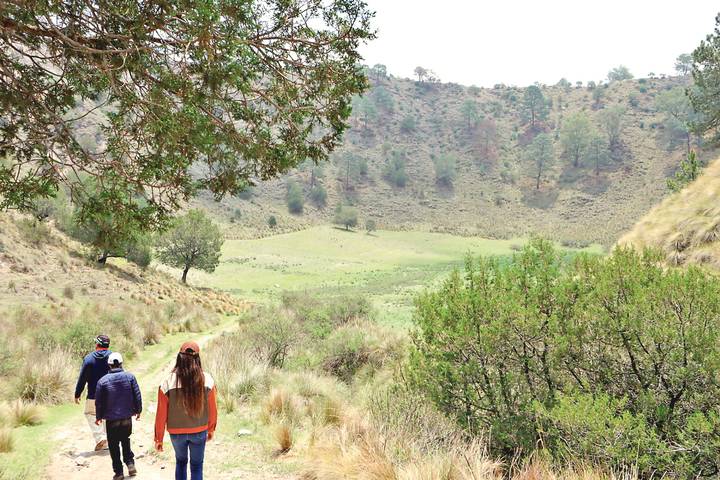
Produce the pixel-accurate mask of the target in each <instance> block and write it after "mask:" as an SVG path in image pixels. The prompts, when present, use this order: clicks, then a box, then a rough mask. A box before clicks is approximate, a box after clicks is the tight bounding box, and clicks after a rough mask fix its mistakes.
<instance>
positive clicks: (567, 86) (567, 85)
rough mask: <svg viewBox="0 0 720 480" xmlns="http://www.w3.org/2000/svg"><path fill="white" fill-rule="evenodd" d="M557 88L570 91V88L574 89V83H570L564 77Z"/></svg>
mask: <svg viewBox="0 0 720 480" xmlns="http://www.w3.org/2000/svg"><path fill="white" fill-rule="evenodd" d="M557 86H558V87H560V88H563V89H565V90H568V89H570V87H572V83H570V82H569V81H568V79H567V78H565V77H563V78H561V79H560V80H559V81H558V82H557Z"/></svg>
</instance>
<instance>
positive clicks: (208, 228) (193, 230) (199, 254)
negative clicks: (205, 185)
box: [158, 210, 225, 283]
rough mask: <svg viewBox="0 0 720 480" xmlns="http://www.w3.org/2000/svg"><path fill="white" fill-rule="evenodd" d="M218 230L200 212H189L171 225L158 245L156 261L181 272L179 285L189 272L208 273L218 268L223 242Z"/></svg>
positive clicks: (184, 280)
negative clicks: (191, 270) (196, 269)
mask: <svg viewBox="0 0 720 480" xmlns="http://www.w3.org/2000/svg"><path fill="white" fill-rule="evenodd" d="M224 241H225V240H224V238H223V235H222V232H221V231H220V228H218V226H217V225H215V224H214V223H213V221H212V220H210V218H208V217H207V216H206V215H205V214H204V213H203V211H202V210H190V211H189V212H188V213H186V214H185V215H182V216H180V217H178V218H176V219H175V220H173V222H172V227H171V228H170V229H169V230H168V231H167V232H165V233H164V234H163V235H162V236H161V237H160V239H159V241H158V257H159V258H160V261H161V262H162V263H164V264H166V265H170V266H172V267H177V268H182V271H183V272H182V282H183V283H187V274H188V271H190V269H191V268H199V269H200V270H203V271H205V272H208V273H212V272H214V271H215V267H217V266H218V265H219V264H220V249H221V247H222V244H223V242H224Z"/></svg>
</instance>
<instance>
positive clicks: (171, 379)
mask: <svg viewBox="0 0 720 480" xmlns="http://www.w3.org/2000/svg"><path fill="white" fill-rule="evenodd" d="M175 383H176V382H175V373H170V374H169V375H168V376H166V377H165V379H164V380H163V381H162V382H161V383H160V390H162V391H163V392H164V393H166V394H167V393H168V392H169V391H170V389H171V388H172V387H171V386H174V385H175Z"/></svg>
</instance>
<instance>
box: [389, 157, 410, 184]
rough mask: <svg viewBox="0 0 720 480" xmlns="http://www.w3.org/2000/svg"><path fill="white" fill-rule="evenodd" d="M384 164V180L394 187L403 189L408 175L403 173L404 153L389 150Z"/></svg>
mask: <svg viewBox="0 0 720 480" xmlns="http://www.w3.org/2000/svg"><path fill="white" fill-rule="evenodd" d="M386 162H387V163H385V167H384V168H383V177H384V178H385V180H387V181H388V182H389V183H390V184H392V185H394V186H396V187H404V186H405V185H406V184H407V181H408V174H407V172H405V152H404V151H402V150H390V152H389V157H388V158H387V160H386Z"/></svg>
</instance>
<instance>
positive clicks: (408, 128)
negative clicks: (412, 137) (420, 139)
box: [400, 115, 417, 134]
mask: <svg viewBox="0 0 720 480" xmlns="http://www.w3.org/2000/svg"><path fill="white" fill-rule="evenodd" d="M416 129H417V120H416V119H415V117H414V116H413V115H407V116H405V117H403V119H402V120H401V121H400V131H401V132H402V133H405V134H409V133H413V132H414V131H415V130H416Z"/></svg>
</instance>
